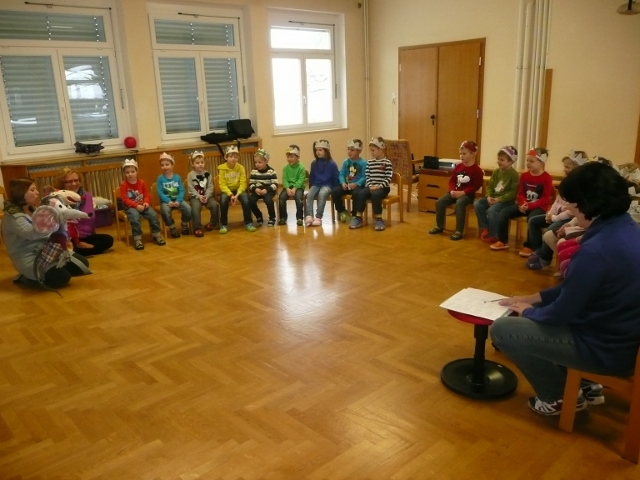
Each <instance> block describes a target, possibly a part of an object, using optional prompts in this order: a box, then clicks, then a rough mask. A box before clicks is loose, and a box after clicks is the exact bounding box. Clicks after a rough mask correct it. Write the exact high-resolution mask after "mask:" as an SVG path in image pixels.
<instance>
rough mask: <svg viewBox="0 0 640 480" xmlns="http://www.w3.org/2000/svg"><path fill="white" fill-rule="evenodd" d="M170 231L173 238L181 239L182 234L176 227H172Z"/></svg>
mask: <svg viewBox="0 0 640 480" xmlns="http://www.w3.org/2000/svg"><path fill="white" fill-rule="evenodd" d="M169 231H170V232H171V238H180V232H179V231H178V230H177V229H176V227H171V228H170V229H169Z"/></svg>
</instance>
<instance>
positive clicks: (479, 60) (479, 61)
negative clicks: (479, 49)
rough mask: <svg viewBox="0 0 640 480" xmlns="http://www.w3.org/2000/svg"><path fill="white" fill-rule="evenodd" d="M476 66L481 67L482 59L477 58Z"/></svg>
mask: <svg viewBox="0 0 640 480" xmlns="http://www.w3.org/2000/svg"><path fill="white" fill-rule="evenodd" d="M478 66H479V67H481V66H482V57H478Z"/></svg>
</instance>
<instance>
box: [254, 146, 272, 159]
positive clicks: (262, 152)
mask: <svg viewBox="0 0 640 480" xmlns="http://www.w3.org/2000/svg"><path fill="white" fill-rule="evenodd" d="M256 155H259V156H261V157H264V159H265V160H269V152H267V151H266V150H265V149H264V148H259V149H258V150H257V151H256Z"/></svg>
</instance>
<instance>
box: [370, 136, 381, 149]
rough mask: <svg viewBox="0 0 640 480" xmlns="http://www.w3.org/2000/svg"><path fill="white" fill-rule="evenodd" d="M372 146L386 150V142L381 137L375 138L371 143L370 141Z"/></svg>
mask: <svg viewBox="0 0 640 480" xmlns="http://www.w3.org/2000/svg"><path fill="white" fill-rule="evenodd" d="M371 145H375V146H376V147H378V148H382V149H384V140H382V139H381V138H379V137H373V138H372V139H371V140H370V141H369V146H371Z"/></svg>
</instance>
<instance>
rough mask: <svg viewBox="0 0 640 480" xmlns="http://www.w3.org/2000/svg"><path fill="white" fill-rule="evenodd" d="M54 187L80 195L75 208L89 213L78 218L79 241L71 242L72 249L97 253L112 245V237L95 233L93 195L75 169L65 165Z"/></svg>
mask: <svg viewBox="0 0 640 480" xmlns="http://www.w3.org/2000/svg"><path fill="white" fill-rule="evenodd" d="M55 187H56V188H57V189H60V190H71V191H73V192H76V193H77V194H78V195H80V198H81V199H82V200H80V203H79V204H78V205H76V206H75V207H74V208H77V209H79V210H81V211H83V212H85V213H87V214H88V215H89V218H85V219H81V220H78V223H77V229H78V236H79V241H78V242H77V243H76V242H74V244H73V251H74V252H77V253H79V254H80V255H83V256H88V255H98V254H99V253H103V252H104V251H106V250H108V249H110V248H111V247H112V246H113V237H112V236H111V235H107V234H105V233H96V215H95V210H94V208H93V196H92V195H91V193H89V192H87V191H86V190H85V189H84V188H83V187H82V182H81V181H80V175H78V172H76V171H75V170H73V169H71V168H68V167H65V168H63V169H62V170H60V172H59V173H58V175H57V177H56V185H55Z"/></svg>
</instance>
